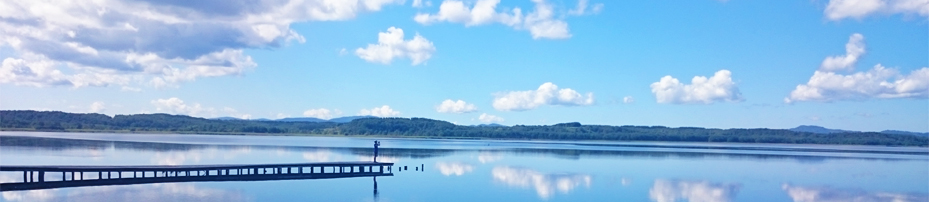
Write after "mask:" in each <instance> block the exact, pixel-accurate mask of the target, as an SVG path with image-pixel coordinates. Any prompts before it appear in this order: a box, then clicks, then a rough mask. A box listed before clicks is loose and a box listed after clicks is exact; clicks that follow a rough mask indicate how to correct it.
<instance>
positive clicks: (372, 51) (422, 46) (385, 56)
mask: <svg viewBox="0 0 930 202" xmlns="http://www.w3.org/2000/svg"><path fill="white" fill-rule="evenodd" d="M433 52H436V47H435V46H433V42H430V41H429V40H427V39H426V38H424V37H423V36H420V34H419V33H417V34H416V35H415V36H414V37H413V39H410V40H407V41H404V30H402V29H400V28H395V27H390V28H388V30H387V32H380V33H378V44H368V47H367V48H358V49H355V55H358V57H360V58H362V59H364V60H365V61H368V62H377V63H382V64H390V63H391V61H392V60H394V58H409V59H410V60H411V64H412V65H419V64H421V63H423V62H426V60H429V58H430V57H432V56H433Z"/></svg>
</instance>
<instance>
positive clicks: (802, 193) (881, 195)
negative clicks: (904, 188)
mask: <svg viewBox="0 0 930 202" xmlns="http://www.w3.org/2000/svg"><path fill="white" fill-rule="evenodd" d="M782 189H783V190H785V192H787V193H788V196H790V197H791V199H792V200H794V201H797V202H828V201H902V202H903V201H927V195H919V194H906V193H889V192H865V191H861V190H838V189H833V188H829V187H798V186H792V185H788V184H784V185H782Z"/></svg>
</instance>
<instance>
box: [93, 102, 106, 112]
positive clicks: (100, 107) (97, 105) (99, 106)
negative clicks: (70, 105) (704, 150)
mask: <svg viewBox="0 0 930 202" xmlns="http://www.w3.org/2000/svg"><path fill="white" fill-rule="evenodd" d="M106 109H107V107H106V106H105V105H104V104H103V102H100V101H97V102H94V103H91V104H90V113H100V112H103V111H105V110H106Z"/></svg>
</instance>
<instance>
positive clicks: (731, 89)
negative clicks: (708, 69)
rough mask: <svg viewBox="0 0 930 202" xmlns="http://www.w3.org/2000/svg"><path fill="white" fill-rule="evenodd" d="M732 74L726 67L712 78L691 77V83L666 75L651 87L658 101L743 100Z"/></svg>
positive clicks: (677, 102) (707, 101) (701, 101)
mask: <svg viewBox="0 0 930 202" xmlns="http://www.w3.org/2000/svg"><path fill="white" fill-rule="evenodd" d="M730 74H731V73H730V71H729V70H725V69H724V70H720V71H717V73H714V76H712V77H710V78H707V77H703V76H695V77H694V78H693V79H691V84H682V83H681V82H679V81H678V79H676V78H674V77H672V76H665V77H662V79H660V80H659V81H658V82H655V83H652V85H649V87H651V88H652V93H653V94H655V96H656V102H658V103H672V104H688V103H704V104H710V103H714V102H719V101H733V102H739V101H742V100H743V97H742V94H740V92H739V88H737V87H736V83H734V82H733V79H732V78H730Z"/></svg>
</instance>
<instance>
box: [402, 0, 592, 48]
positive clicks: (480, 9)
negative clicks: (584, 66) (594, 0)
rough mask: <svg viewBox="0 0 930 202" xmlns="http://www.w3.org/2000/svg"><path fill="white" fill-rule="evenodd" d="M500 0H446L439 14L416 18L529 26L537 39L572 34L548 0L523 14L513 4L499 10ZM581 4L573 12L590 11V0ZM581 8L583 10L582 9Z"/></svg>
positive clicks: (423, 21)
mask: <svg viewBox="0 0 930 202" xmlns="http://www.w3.org/2000/svg"><path fill="white" fill-rule="evenodd" d="M499 3H500V0H479V1H478V2H475V3H474V5H471V7H469V5H466V3H465V2H462V1H458V0H445V1H443V2H442V4H441V5H439V12H438V13H435V14H428V13H418V14H417V15H416V16H415V17H414V18H413V19H414V21H416V22H418V23H420V24H424V25H430V24H434V23H437V22H451V23H461V24H464V25H465V26H466V27H470V26H478V25H486V24H491V23H500V24H503V25H507V26H510V27H512V28H514V29H518V30H528V31H530V35H532V36H533V39H565V38H569V37H571V36H572V35H571V34H570V33H569V29H568V23H566V22H565V21H564V20H562V19H556V17H555V13H554V9H553V6H552V5H551V4H549V3H548V2H546V1H544V0H533V3H534V4H535V8H534V10H533V11H532V12H530V13H527V14H526V15H524V14H523V11H522V9H520V8H513V9H511V10H510V11H509V12H508V11H498V10H497V5H498V4H499ZM578 6H580V7H581V8H576V9H575V10H572V11H570V13H578V12H580V13H578V14H579V15H580V14H584V13H585V11H587V10H588V9H587V7H588V6H587V1H585V2H579V5H578ZM602 8H603V4H595V5H594V6H592V7H591V8H590V11H588V13H592V12H593V13H597V12H599V11H600V10H601V9H602ZM578 9H581V10H578Z"/></svg>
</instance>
